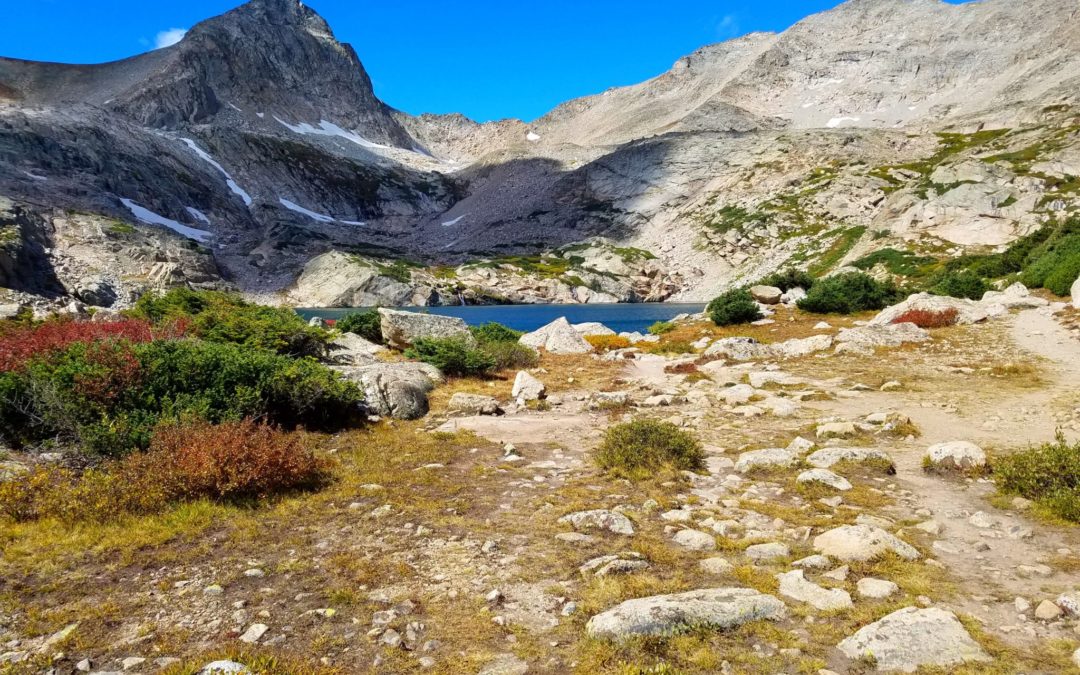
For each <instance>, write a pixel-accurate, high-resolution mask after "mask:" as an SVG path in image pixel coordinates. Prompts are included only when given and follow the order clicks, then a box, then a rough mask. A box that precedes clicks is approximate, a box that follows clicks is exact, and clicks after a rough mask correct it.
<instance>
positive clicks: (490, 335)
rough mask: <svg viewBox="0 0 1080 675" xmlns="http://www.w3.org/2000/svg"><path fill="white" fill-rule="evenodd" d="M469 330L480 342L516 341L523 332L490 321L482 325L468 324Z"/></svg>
mask: <svg viewBox="0 0 1080 675" xmlns="http://www.w3.org/2000/svg"><path fill="white" fill-rule="evenodd" d="M469 331H470V332H471V333H472V334H473V337H474V338H476V341H477V342H479V343H480V344H489V343H493V342H517V341H518V340H519V339H520V338H521V336H522V335H524V334H525V333H523V332H521V331H518V330H514V329H513V328H507V327H506V326H504V325H502V324H501V323H496V322H494V321H490V322H488V323H485V324H483V325H482V326H470V327H469Z"/></svg>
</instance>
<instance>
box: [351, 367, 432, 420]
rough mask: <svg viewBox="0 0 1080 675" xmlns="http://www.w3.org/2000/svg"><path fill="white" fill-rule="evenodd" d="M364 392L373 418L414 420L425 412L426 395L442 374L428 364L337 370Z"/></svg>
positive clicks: (426, 408) (426, 410) (365, 400)
mask: <svg viewBox="0 0 1080 675" xmlns="http://www.w3.org/2000/svg"><path fill="white" fill-rule="evenodd" d="M335 369H336V370H338V371H339V372H341V373H342V374H343V375H344V376H345V377H346V378H348V379H349V380H352V381H353V382H356V383H357V384H359V385H360V387H361V388H362V389H363V390H364V405H365V406H366V407H367V408H368V410H369V411H371V413H372V414H375V415H383V416H387V417H393V418H395V419H400V420H415V419H419V418H421V417H423V416H424V415H426V414H427V412H428V398H427V395H428V393H429V392H430V391H431V390H432V389H434V388H435V385H436V384H439V383H442V382H443V376H442V373H441V372H439V369H438V368H436V367H435V366H432V365H429V364H427V363H408V362H403V363H375V364H372V365H369V366H360V367H337V368H335Z"/></svg>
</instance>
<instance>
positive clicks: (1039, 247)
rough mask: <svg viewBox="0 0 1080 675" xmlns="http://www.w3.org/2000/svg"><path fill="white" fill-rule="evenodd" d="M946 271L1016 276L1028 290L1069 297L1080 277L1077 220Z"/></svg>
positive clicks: (960, 260) (950, 265)
mask: <svg viewBox="0 0 1080 675" xmlns="http://www.w3.org/2000/svg"><path fill="white" fill-rule="evenodd" d="M945 269H946V270H947V271H949V272H959V271H962V270H967V271H970V272H972V273H974V274H976V275H978V276H980V277H983V278H985V279H998V278H1001V277H1005V276H1009V275H1013V274H1019V275H1020V281H1022V282H1023V283H1024V284H1025V285H1026V286H1028V287H1030V288H1046V289H1047V290H1049V291H1051V292H1052V293H1055V294H1056V295H1068V294H1069V292H1070V289H1071V287H1072V284H1073V282H1075V281H1076V279H1077V277H1080V217H1077V216H1073V217H1071V218H1069V219H1068V220H1066V221H1064V222H1061V223H1058V224H1056V225H1048V226H1046V227H1044V228H1042V229H1041V230H1038V231H1036V232H1032V233H1031V234H1029V235H1027V236H1024V237H1021V238H1020V239H1017V240H1016V241H1015V242H1013V243H1012V244H1011V245H1010V246H1009V248H1008V249H1006V250H1005V251H1004V252H1003V253H998V254H993V255H967V256H961V257H959V258H956V259H954V260H950V261H949V262H948V263H946V265H945Z"/></svg>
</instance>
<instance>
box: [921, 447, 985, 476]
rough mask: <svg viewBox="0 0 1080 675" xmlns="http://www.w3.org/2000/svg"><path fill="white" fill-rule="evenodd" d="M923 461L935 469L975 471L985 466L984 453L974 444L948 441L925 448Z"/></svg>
mask: <svg viewBox="0 0 1080 675" xmlns="http://www.w3.org/2000/svg"><path fill="white" fill-rule="evenodd" d="M925 461H926V463H927V465H928V466H930V467H933V468H935V469H945V470H949V471H976V470H979V469H982V468H984V467H985V466H986V453H985V452H983V449H982V448H980V447H979V446H977V445H975V444H974V443H970V442H968V441H950V442H948V443H938V444H936V445H931V446H930V447H929V448H927V449H926V456H925Z"/></svg>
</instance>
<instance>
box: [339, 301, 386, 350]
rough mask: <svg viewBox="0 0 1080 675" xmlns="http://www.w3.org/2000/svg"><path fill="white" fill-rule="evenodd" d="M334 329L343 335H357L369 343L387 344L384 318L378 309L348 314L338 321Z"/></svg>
mask: <svg viewBox="0 0 1080 675" xmlns="http://www.w3.org/2000/svg"><path fill="white" fill-rule="evenodd" d="M334 328H335V329H337V330H339V331H341V332H342V333H355V334H356V335H359V336H360V337H362V338H364V339H365V340H367V341H368V342H374V343H375V344H377V345H381V344H384V343H385V340H384V339H383V334H382V318H381V317H380V315H379V311H378V310H376V309H372V310H369V311H367V312H352V313H351V314H346V315H345V316H343V317H341V318H340V319H338V320H337V323H335V324H334Z"/></svg>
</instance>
